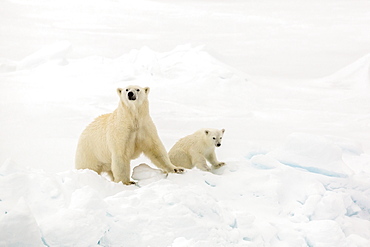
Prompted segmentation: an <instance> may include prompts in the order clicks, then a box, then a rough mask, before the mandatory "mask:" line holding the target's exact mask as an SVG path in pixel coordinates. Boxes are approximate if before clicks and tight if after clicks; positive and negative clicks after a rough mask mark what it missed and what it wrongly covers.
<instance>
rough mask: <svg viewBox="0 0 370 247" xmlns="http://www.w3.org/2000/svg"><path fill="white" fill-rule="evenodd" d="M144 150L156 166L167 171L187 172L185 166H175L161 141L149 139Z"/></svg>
mask: <svg viewBox="0 0 370 247" xmlns="http://www.w3.org/2000/svg"><path fill="white" fill-rule="evenodd" d="M158 139H159V138H158ZM143 152H144V154H145V156H147V157H148V158H149V159H150V160H151V161H152V162H153V164H154V165H155V166H157V167H158V168H161V169H163V170H164V171H165V172H171V173H179V174H182V173H184V172H185V169H184V168H182V167H177V166H174V165H173V164H172V163H171V161H170V158H169V157H168V154H167V151H166V149H165V148H164V146H163V144H162V142H160V141H153V140H147V143H146V146H144V148H143Z"/></svg>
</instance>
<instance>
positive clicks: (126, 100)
mask: <svg viewBox="0 0 370 247" xmlns="http://www.w3.org/2000/svg"><path fill="white" fill-rule="evenodd" d="M149 91H150V88H149V87H145V88H142V87H139V86H127V87H125V88H117V94H118V96H119V97H120V99H121V102H122V103H123V104H124V105H126V106H129V107H130V106H136V107H137V106H140V105H141V104H142V103H144V102H146V101H147V100H148V94H149Z"/></svg>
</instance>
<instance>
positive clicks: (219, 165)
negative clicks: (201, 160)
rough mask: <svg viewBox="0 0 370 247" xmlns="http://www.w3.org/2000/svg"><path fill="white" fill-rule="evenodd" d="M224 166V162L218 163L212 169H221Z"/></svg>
mask: <svg viewBox="0 0 370 247" xmlns="http://www.w3.org/2000/svg"><path fill="white" fill-rule="evenodd" d="M224 165H226V164H225V162H220V163H218V164H217V165H215V166H213V167H214V168H216V169H217V168H220V167H222V166H224Z"/></svg>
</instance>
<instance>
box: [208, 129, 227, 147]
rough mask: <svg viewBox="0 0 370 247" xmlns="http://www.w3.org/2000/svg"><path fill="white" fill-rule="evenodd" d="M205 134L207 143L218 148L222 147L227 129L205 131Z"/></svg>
mask: <svg viewBox="0 0 370 247" xmlns="http://www.w3.org/2000/svg"><path fill="white" fill-rule="evenodd" d="M204 133H205V134H206V137H207V141H208V142H209V143H210V144H212V145H215V146H216V147H220V146H221V141H222V136H223V134H224V133H225V129H221V130H218V129H205V130H204Z"/></svg>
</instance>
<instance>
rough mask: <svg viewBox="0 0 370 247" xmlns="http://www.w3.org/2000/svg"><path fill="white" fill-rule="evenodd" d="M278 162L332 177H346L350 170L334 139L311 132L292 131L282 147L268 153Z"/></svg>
mask: <svg viewBox="0 0 370 247" xmlns="http://www.w3.org/2000/svg"><path fill="white" fill-rule="evenodd" d="M269 155H270V156H271V157H274V158H275V159H277V160H278V161H279V162H280V163H282V164H284V165H287V166H290V167H294V168H301V169H304V170H307V171H308V172H313V173H318V174H322V175H326V176H333V177H347V176H348V175H349V174H352V171H351V170H350V169H349V168H348V166H347V165H346V164H345V163H344V162H343V159H342V155H343V150H342V148H341V147H340V146H339V145H337V144H336V143H335V142H334V141H332V140H330V139H328V138H326V137H322V136H317V135H313V134H307V133H293V134H291V135H289V136H288V137H287V139H286V141H285V143H284V145H283V147H282V148H280V149H278V150H275V151H273V152H271V153H270V154H269Z"/></svg>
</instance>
